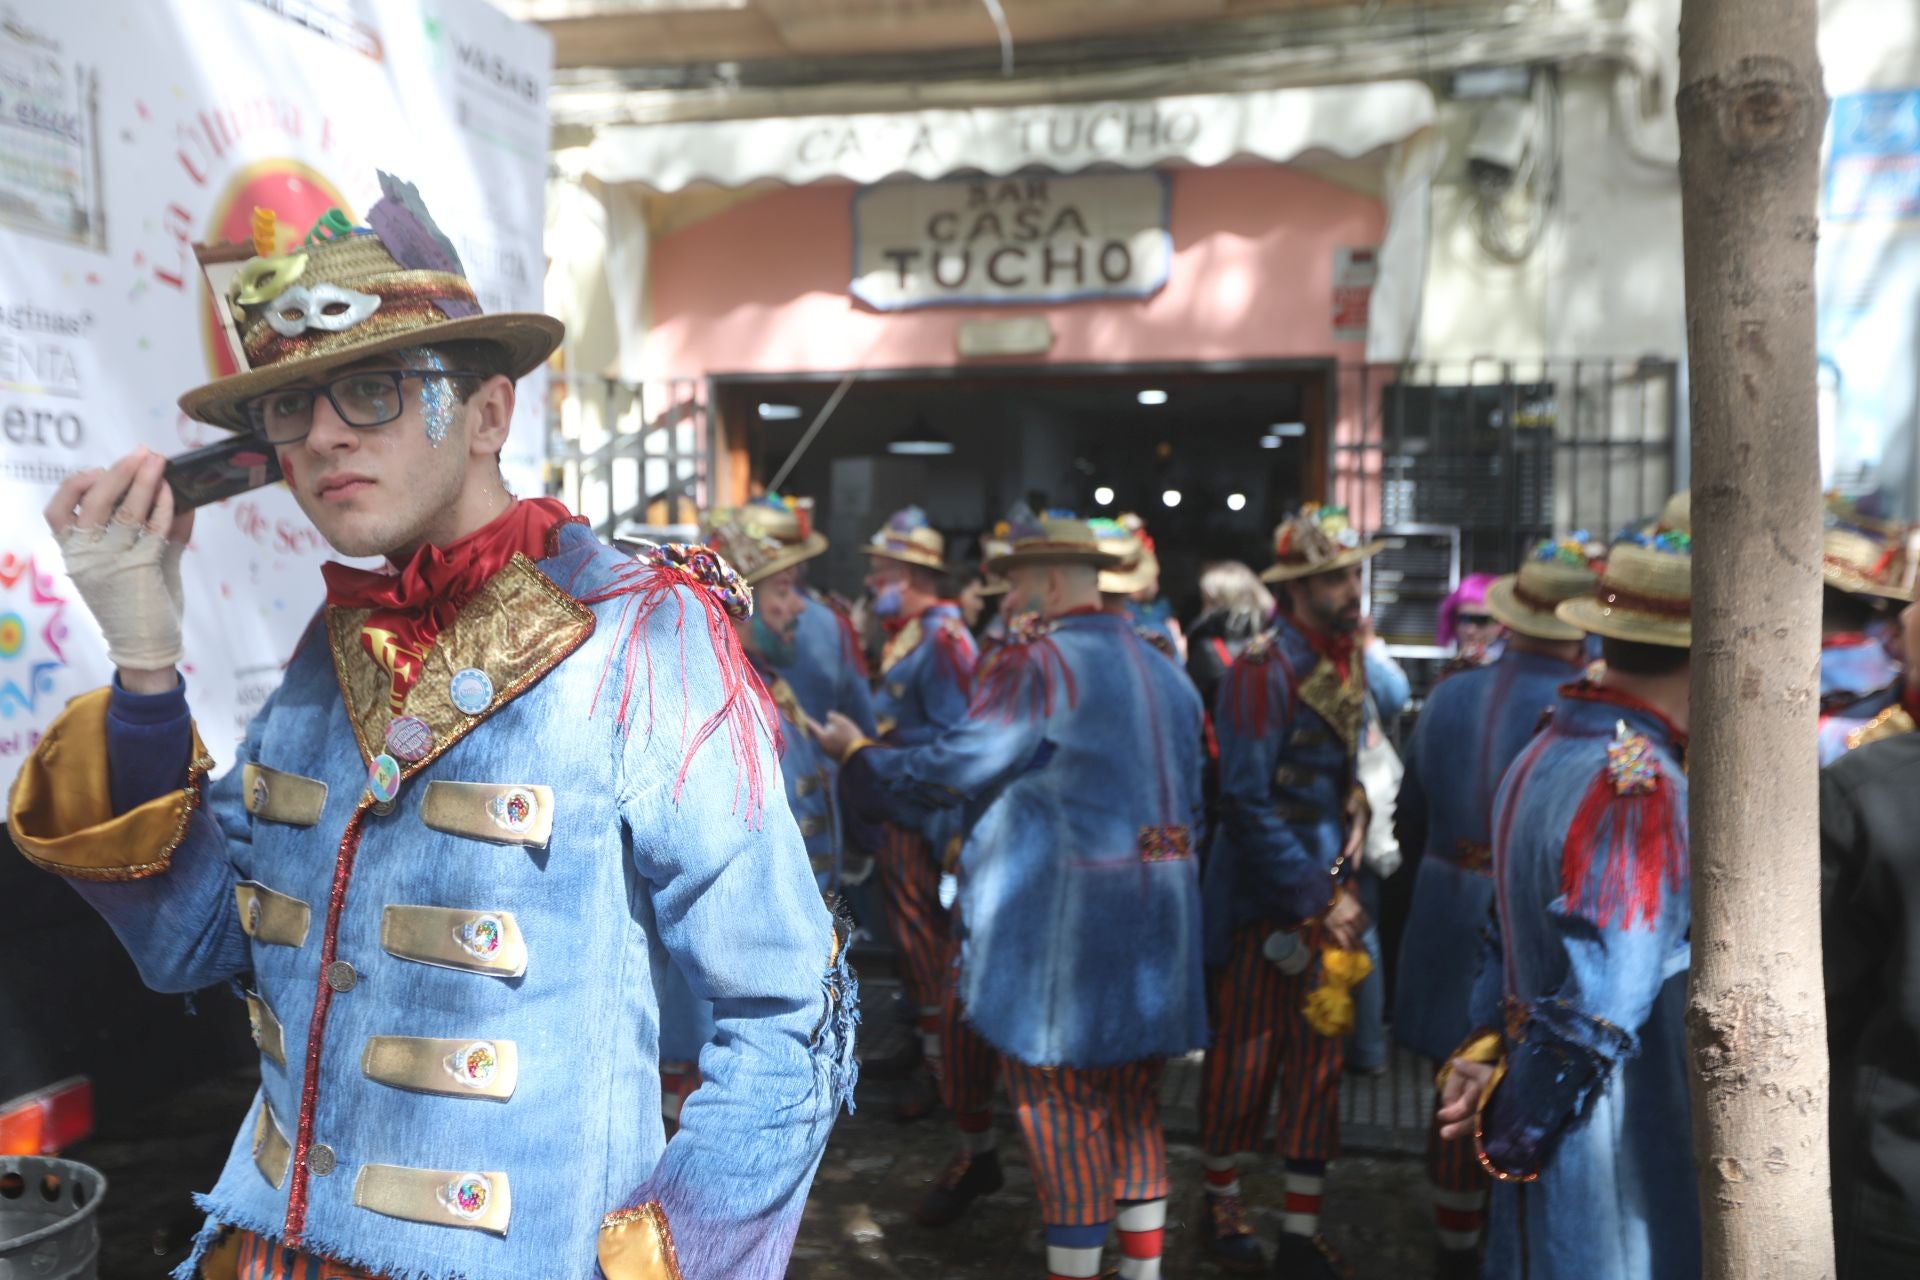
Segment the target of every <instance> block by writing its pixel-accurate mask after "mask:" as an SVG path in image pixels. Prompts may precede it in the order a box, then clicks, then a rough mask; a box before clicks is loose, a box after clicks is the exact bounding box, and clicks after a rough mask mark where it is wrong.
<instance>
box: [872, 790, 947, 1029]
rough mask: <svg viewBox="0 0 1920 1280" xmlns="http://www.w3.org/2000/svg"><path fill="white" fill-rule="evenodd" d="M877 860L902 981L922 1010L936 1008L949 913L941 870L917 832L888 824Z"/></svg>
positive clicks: (942, 977) (942, 985)
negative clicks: (943, 904)
mask: <svg viewBox="0 0 1920 1280" xmlns="http://www.w3.org/2000/svg"><path fill="white" fill-rule="evenodd" d="M886 832H887V837H886V839H885V840H884V841H882V842H881V848H880V854H879V857H878V858H876V859H875V862H876V865H877V866H878V869H879V872H880V891H881V892H880V896H881V900H882V901H883V902H884V903H885V905H886V912H887V927H888V928H889V929H891V930H892V931H893V940H894V942H895V943H896V944H897V945H898V946H899V948H900V981H901V983H902V984H903V985H904V986H905V987H906V989H907V997H908V999H910V1000H912V1001H913V1002H914V1005H915V1007H917V1008H920V1009H937V1008H939V1007H940V1002H941V993H942V991H944V990H945V976H946V974H945V967H946V962H947V959H948V954H947V913H946V911H945V910H943V909H942V908H941V906H940V868H939V867H938V866H937V865H936V864H935V863H934V860H933V854H932V851H931V850H930V849H928V847H927V841H926V838H925V837H924V836H922V835H921V834H920V833H919V832H917V831H911V830H908V829H906V828H904V827H896V826H894V825H893V824H891V823H889V824H887V828H886Z"/></svg>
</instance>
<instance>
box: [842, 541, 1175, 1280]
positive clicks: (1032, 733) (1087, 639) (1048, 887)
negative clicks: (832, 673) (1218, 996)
mask: <svg viewBox="0 0 1920 1280" xmlns="http://www.w3.org/2000/svg"><path fill="white" fill-rule="evenodd" d="M1011 540H1012V548H1013V549H1012V551H1011V552H1010V553H1009V554H1007V555H1006V556H1004V557H1002V558H1000V559H998V560H996V561H995V562H994V563H993V564H992V565H991V566H990V568H991V569H992V570H993V571H994V572H999V573H1004V574H1005V575H1006V576H1007V578H1008V579H1009V581H1010V582H1011V584H1012V591H1013V593H1014V595H1015V596H1016V597H1017V598H1018V599H1019V600H1020V601H1021V602H1023V603H1028V604H1031V605H1034V606H1037V607H1038V609H1039V610H1040V612H1041V613H1042V614H1044V617H1045V621H1044V622H1042V623H1040V624H1039V625H1037V626H1031V627H1030V628H1029V629H1028V630H1027V631H1026V632H1025V633H1023V634H1021V635H1018V636H1016V637H1015V638H1013V639H1012V640H1010V641H1009V642H1008V643H1007V644H1006V645H1005V646H1003V647H1002V648H1000V649H999V650H997V651H996V652H995V654H994V656H993V658H992V660H991V661H990V662H989V663H987V664H985V665H983V666H982V667H981V670H980V672H979V678H978V680H977V682H976V688H975V691H974V696H973V701H972V705H971V708H970V710H969V713H968V715H967V718H966V720H965V721H964V722H963V723H962V724H961V725H960V726H959V727H957V728H956V729H954V730H951V731H949V732H948V733H946V734H943V735H941V736H940V737H938V738H935V739H933V740H931V741H930V742H927V743H924V744H921V745H919V746H913V747H901V748H895V749H888V748H886V747H874V746H871V745H870V744H866V743H864V742H862V741H861V740H860V738H859V735H858V734H857V733H856V732H855V730H854V727H853V725H852V724H851V723H849V722H847V721H846V720H844V719H840V718H836V719H835V720H834V722H833V724H832V725H831V726H830V727H829V729H828V731H827V734H826V737H825V741H826V742H827V744H828V745H829V747H830V748H835V749H838V750H840V751H842V752H843V753H850V754H849V758H848V759H847V764H846V766H845V769H844V772H843V777H844V780H845V784H846V787H847V790H848V794H849V799H848V803H849V804H853V805H856V806H859V807H864V808H871V809H875V810H879V811H886V812H899V811H901V810H907V811H914V810H923V809H929V808H939V807H946V806H953V805H960V806H964V807H966V808H968V809H969V810H971V811H972V816H973V823H972V826H971V828H970V833H969V835H968V836H967V839H966V841H965V844H964V846H963V850H962V853H961V859H960V864H959V867H958V872H959V895H960V896H959V904H960V919H961V920H962V921H964V923H965V928H966V933H965V936H964V938H963V941H962V948H961V961H960V992H961V996H962V997H963V999H964V1001H965V1005H966V1010H967V1018H968V1020H969V1021H970V1022H971V1023H972V1024H973V1026H974V1027H975V1028H976V1029H977V1030H978V1031H979V1032H980V1034H981V1035H982V1036H984V1037H985V1038H986V1039H987V1041H988V1042H990V1043H991V1044H992V1046H993V1047H994V1048H995V1049H996V1050H997V1051H998V1052H999V1053H1000V1055H1001V1058H1002V1061H1003V1064H1004V1066H1003V1071H1004V1078H1005V1083H1006V1086H1007V1090H1008V1093H1009V1094H1010V1095H1011V1096H1012V1098H1013V1102H1014V1109H1015V1114H1016V1116H1017V1119H1018V1122H1019V1126H1020V1132H1021V1137H1022V1139H1023V1141H1024V1144H1025V1146H1026V1150H1027V1157H1028V1163H1029V1165H1030V1167H1031V1169H1032V1172H1033V1179H1034V1183H1035V1186H1036V1188H1037V1190H1038V1192H1039V1198H1040V1209H1041V1218H1042V1221H1043V1222H1044V1223H1045V1224H1046V1241H1047V1271H1048V1275H1049V1276H1050V1277H1055V1278H1058V1280H1064V1278H1067V1277H1087V1276H1097V1275H1100V1274H1102V1272H1101V1250H1102V1246H1103V1244H1104V1243H1105V1240H1106V1237H1107V1232H1108V1229H1109V1227H1110V1226H1111V1227H1114V1228H1117V1230H1118V1232H1119V1247H1120V1264H1119V1274H1120V1275H1121V1276H1124V1277H1129V1278H1130V1280H1156V1278H1157V1277H1158V1276H1159V1274H1160V1255H1161V1246H1162V1240H1163V1234H1164V1231H1165V1224H1166V1196H1167V1164H1166V1147H1165V1140H1164V1136H1163V1133H1162V1130H1161V1126H1160V1118H1159V1082H1160V1076H1161V1068H1162V1063H1163V1061H1164V1060H1165V1059H1166V1058H1167V1057H1168V1056H1170V1055H1174V1054H1182V1053H1186V1052H1189V1051H1191V1050H1193V1049H1195V1048H1197V1047H1198V1046H1200V1045H1201V1044H1202V1043H1203V1042H1204V1041H1205V1039H1206V1008H1205V993H1204V987H1203V981H1202V965H1201V936H1200V928H1201V916H1200V892H1199V883H1198V879H1197V877H1196V875H1195V872H1194V860H1193V850H1194V842H1195V840H1196V837H1197V835H1198V832H1197V824H1198V823H1199V821H1200V820H1201V798H1200V754H1201V714H1200V699H1199V695H1197V694H1196V693H1194V691H1193V686H1192V684H1191V683H1190V682H1189V681H1188V680H1187V678H1186V675H1185V674H1184V673H1183V672H1182V671H1181V670H1180V668H1179V667H1178V666H1177V665H1176V664H1175V663H1173V662H1170V661H1169V660H1167V658H1166V657H1165V656H1163V655H1162V654H1160V653H1158V652H1156V651H1155V650H1154V649H1153V648H1151V647H1150V646H1149V645H1148V644H1147V643H1146V642H1145V641H1144V640H1142V639H1141V638H1140V637H1139V635H1138V634H1137V632H1136V631H1135V630H1134V628H1133V626H1132V624H1131V622H1130V621H1129V620H1127V619H1125V618H1120V617H1115V616H1114V615H1111V614H1108V613H1105V612H1103V611H1102V610H1101V609H1100V595H1099V585H1098V570H1099V568H1100V567H1101V566H1103V565H1110V564H1111V563H1112V561H1111V560H1110V559H1109V558H1108V557H1107V556H1106V555H1105V554H1104V553H1102V552H1101V551H1100V549H1099V545H1098V544H1097V543H1096V542H1095V540H1094V538H1093V536H1092V534H1091V532H1090V531H1089V530H1088V528H1087V527H1086V525H1085V524H1084V523H1082V522H1081V521H1078V520H1072V519H1067V518H1062V517H1048V518H1045V519H1043V520H1040V521H1037V522H1035V523H1032V524H1023V525H1020V526H1018V527H1016V528H1015V529H1014V530H1013V531H1012V539H1011Z"/></svg>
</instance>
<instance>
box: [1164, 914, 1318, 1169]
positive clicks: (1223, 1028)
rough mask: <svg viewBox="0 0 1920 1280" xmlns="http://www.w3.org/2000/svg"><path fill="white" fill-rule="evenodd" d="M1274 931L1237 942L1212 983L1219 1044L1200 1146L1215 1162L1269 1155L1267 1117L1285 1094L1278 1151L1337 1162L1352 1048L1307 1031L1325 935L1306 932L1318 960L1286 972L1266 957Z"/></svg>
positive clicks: (1208, 1075) (1239, 936)
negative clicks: (1345, 1071)
mask: <svg viewBox="0 0 1920 1280" xmlns="http://www.w3.org/2000/svg"><path fill="white" fill-rule="evenodd" d="M1272 932H1273V930H1272V929H1271V928H1270V927H1268V926H1265V925H1250V926H1248V927H1246V928H1243V929H1241V930H1239V931H1238V932H1236V933H1235V934H1234V935H1233V950H1232V953H1231V955H1230V956H1229V957H1228V960H1227V963H1226V967H1225V968H1223V969H1221V970H1220V971H1219V972H1218V973H1216V974H1215V975H1214V977H1213V982H1212V986H1211V990H1210V992H1209V995H1210V996H1211V1001H1210V1003H1211V1004H1212V1006H1213V1009H1212V1012H1213V1044H1212V1045H1211V1046H1209V1047H1208V1049H1207V1061H1206V1066H1205V1067H1204V1069H1203V1070H1202V1072H1201V1076H1200V1143H1201V1146H1202V1148H1203V1149H1204V1150H1205V1151H1206V1153H1207V1154H1208V1155H1210V1156H1225V1155H1232V1154H1234V1153H1235V1152H1239V1151H1259V1150H1262V1149H1263V1148H1264V1145H1265V1138H1266V1128H1267V1113H1268V1109H1269V1106H1270V1104H1271V1103H1272V1101H1273V1097H1274V1087H1275V1085H1276V1084H1278V1086H1279V1089H1280V1099H1279V1114H1278V1116H1277V1117H1276V1122H1275V1126H1274V1127H1275V1130H1276V1132H1275V1139H1274V1145H1275V1146H1276V1147H1278V1149H1279V1151H1280V1154H1281V1155H1282V1156H1283V1157H1285V1158H1287V1159H1289V1160H1331V1159H1332V1158H1333V1157H1334V1156H1336V1155H1338V1154H1339V1151H1340V1071H1341V1068H1342V1067H1343V1066H1344V1065H1345V1062H1346V1041H1345V1039H1344V1038H1343V1037H1339V1036H1323V1035H1321V1034H1320V1033H1319V1032H1317V1031H1315V1030H1314V1029H1313V1028H1312V1027H1310V1026H1308V1025H1307V1019H1306V1014H1305V1012H1304V1010H1305V1006H1306V1000H1307V993H1308V992H1310V991H1312V990H1313V989H1314V988H1315V987H1317V986H1319V985H1320V952H1321V948H1322V947H1324V946H1325V945H1326V931H1325V930H1324V929H1323V928H1322V927H1321V926H1320V925H1319V924H1318V923H1315V924H1311V925H1308V926H1306V928H1304V929H1303V930H1302V931H1301V936H1300V940H1301V942H1302V943H1304V944H1305V945H1306V946H1307V948H1308V949H1309V950H1310V951H1311V952H1312V955H1313V960H1312V962H1311V963H1309V964H1308V965H1307V967H1306V968H1305V969H1302V970H1301V971H1300V972H1299V973H1297V974H1292V975H1288V974H1285V973H1282V972H1281V971H1280V969H1279V967H1278V966H1276V965H1275V964H1274V963H1273V962H1272V961H1270V960H1268V959H1267V958H1266V956H1265V955H1263V954H1261V950H1260V948H1261V946H1262V945H1263V944H1264V943H1265V942H1266V940H1267V935H1268V934H1270V933H1272Z"/></svg>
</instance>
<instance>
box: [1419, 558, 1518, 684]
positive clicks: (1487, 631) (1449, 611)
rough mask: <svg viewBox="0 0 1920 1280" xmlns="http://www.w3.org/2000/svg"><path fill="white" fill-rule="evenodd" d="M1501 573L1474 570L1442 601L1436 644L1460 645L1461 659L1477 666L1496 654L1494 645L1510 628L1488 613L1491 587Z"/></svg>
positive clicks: (1457, 649)
mask: <svg viewBox="0 0 1920 1280" xmlns="http://www.w3.org/2000/svg"><path fill="white" fill-rule="evenodd" d="M1496 576H1497V575H1495V574H1491V573H1471V574H1468V575H1467V576H1466V577H1465V578H1462V579H1461V580H1460V585H1459V586H1457V587H1455V588H1454V589H1453V594H1452V595H1450V596H1448V597H1447V598H1446V599H1445V600H1442V601H1441V602H1440V619H1439V622H1438V623H1437V624H1436V625H1435V627H1434V637H1433V639H1434V643H1435V644H1437V645H1439V646H1440V647H1441V648H1445V647H1447V646H1448V645H1454V646H1456V651H1457V653H1458V654H1459V657H1460V660H1462V661H1465V662H1471V663H1474V664H1475V665H1478V664H1479V663H1482V662H1485V661H1487V660H1488V659H1489V658H1491V657H1492V656H1494V655H1493V647H1494V645H1495V644H1496V643H1497V642H1498V641H1499V640H1500V638H1501V637H1502V636H1503V635H1505V634H1506V629H1505V628H1504V627H1502V626H1501V625H1500V624H1499V623H1498V622H1496V621H1494V618H1493V615H1492V614H1490V613H1488V612H1487V588H1488V587H1489V586H1491V585H1492V584H1493V582H1494V579H1495V578H1496Z"/></svg>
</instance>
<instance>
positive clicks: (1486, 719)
mask: <svg viewBox="0 0 1920 1280" xmlns="http://www.w3.org/2000/svg"><path fill="white" fill-rule="evenodd" d="M1592 554H1593V549H1592V548H1591V547H1590V546H1589V544H1588V539H1587V536H1586V534H1585V533H1575V534H1572V535H1570V536H1568V537H1565V538H1560V539H1548V540H1547V541H1545V542H1542V543H1540V544H1539V545H1538V546H1537V547H1535V548H1534V549H1533V551H1532V552H1531V553H1529V555H1528V556H1527V558H1526V559H1525V560H1524V561H1523V562H1522V563H1521V565H1520V570H1519V572H1518V573H1514V574H1508V575H1507V576H1506V577H1504V578H1497V579H1495V580H1494V582H1493V584H1492V585H1491V586H1489V587H1488V589H1487V594H1486V609H1487V611H1488V612H1489V613H1490V614H1492V615H1493V617H1494V618H1495V619H1496V620H1497V621H1498V622H1499V623H1500V625H1501V626H1503V627H1505V628H1506V632H1507V644H1506V649H1505V652H1503V653H1502V654H1501V656H1500V657H1499V658H1497V659H1495V660H1494V661H1493V662H1492V663H1490V664H1489V665H1487V666H1484V667H1474V668H1471V669H1468V670H1465V671H1461V672H1459V673H1458V674H1455V675H1451V676H1448V677H1447V678H1446V679H1444V680H1442V681H1441V682H1440V684H1439V685H1438V686H1437V687H1436V688H1435V689H1434V691H1433V693H1432V695H1431V696H1430V697H1429V698H1428V699H1427V704H1426V706H1425V707H1424V708H1423V709H1422V710H1421V712H1420V719H1419V720H1418V721H1417V722H1416V723H1415V724H1414V726H1413V734H1412V736H1411V737H1410V738H1409V739H1408V742H1407V751H1406V759H1405V764H1406V774H1405V776H1404V777H1403V778H1402V779H1401V782H1400V797H1399V803H1398V805H1397V806H1396V808H1395V819H1396V823H1397V825H1398V827H1399V830H1400V839H1401V841H1402V843H1404V844H1406V845H1409V846H1411V847H1414V848H1419V849H1422V850H1424V851H1425V856H1424V857H1423V858H1422V859H1421V860H1420V872H1419V879H1418V880H1417V882H1416V883H1415V885H1414V891H1413V907H1412V909H1411V911H1410V912H1409V913H1408V916H1407V925H1406V931H1405V932H1404V933H1403V934H1402V935H1401V940H1400V968H1399V974H1398V981H1397V982H1396V983H1395V984H1394V1012H1393V1031H1394V1035H1395V1037H1396V1038H1397V1039H1399V1041H1400V1042H1401V1043H1402V1044H1404V1045H1406V1046H1407V1047H1408V1048H1410V1049H1412V1050H1413V1051H1414V1052H1415V1053H1418V1054H1422V1055H1424V1056H1425V1057H1427V1058H1430V1059H1432V1060H1434V1061H1435V1062H1445V1061H1446V1059H1447V1057H1448V1055H1449V1054H1451V1053H1452V1052H1453V1049H1454V1047H1455V1046H1456V1045H1458V1044H1459V1043H1460V1042H1461V1041H1462V1040H1463V1039H1465V1038H1466V1035H1467V1033H1468V1032H1469V1031H1471V1030H1472V1029H1473V1024H1472V1023H1471V1022H1469V1021H1468V1015H1467V1004H1468V999H1469V997H1470V996H1471V994H1472V991H1473V980H1474V975H1475V974H1476V973H1477V972H1478V971H1479V968H1480V930H1481V926H1482V925H1483V924H1485V922H1486V919H1487V911H1488V908H1489V907H1491V906H1492V904H1493V879H1492V873H1493V836H1492V830H1493V798H1494V793H1495V792H1496V791H1497V790H1498V789H1499V786H1500V779H1501V778H1502V777H1503V776H1504V775H1505V774H1506V771H1507V766H1508V765H1510V764H1512V763H1513V760H1514V757H1516V756H1518V755H1519V754H1520V752H1521V749H1522V748H1524V747H1525V746H1526V745H1527V741H1528V740H1529V739H1530V738H1532V737H1533V735H1534V732H1535V730H1537V729H1538V728H1539V727H1540V718H1541V716H1542V715H1544V714H1545V713H1546V711H1547V708H1548V707H1550V706H1552V705H1553V701H1554V699H1555V697H1556V696H1557V694H1558V692H1559V689H1560V686H1561V685H1563V684H1567V683H1569V682H1571V681H1574V680H1577V679H1579V678H1580V673H1581V671H1582V670H1583V668H1584V667H1585V665H1586V662H1585V648H1584V639H1585V637H1584V635H1583V633H1582V632H1581V631H1580V629H1579V628H1578V627H1575V626H1573V625H1571V624H1569V623H1566V622H1562V621H1561V620H1560V619H1559V617H1558V616H1557V615H1556V613H1555V610H1556V609H1557V608H1558V607H1559V605H1560V604H1561V602H1562V601H1565V600H1573V599H1577V598H1579V597H1582V596H1588V595H1592V594H1593V588H1594V583H1595V574H1594V572H1593V569H1592V568H1591V565H1590V557H1591V555H1592ZM1427 1176H1428V1178H1429V1180H1430V1181H1431V1183H1432V1187H1433V1211H1434V1220H1435V1223H1436V1225H1437V1227H1438V1230H1439V1237H1440V1239H1439V1244H1440V1255H1439V1259H1438V1267H1437V1273H1438V1274H1439V1275H1440V1276H1441V1277H1443V1280H1444V1278H1446V1277H1454V1276H1462V1277H1466V1276H1477V1275H1479V1274H1480V1256H1479V1248H1480V1238H1481V1233H1482V1231H1483V1229H1484V1227H1485V1224H1486V1211H1487V1175H1486V1173H1485V1172H1484V1171H1483V1170H1482V1169H1481V1168H1480V1163H1479V1161H1478V1160H1477V1159H1476V1158H1475V1156H1474V1151H1473V1143H1472V1142H1471V1141H1455V1142H1442V1141H1440V1140H1439V1138H1438V1136H1437V1134H1436V1135H1433V1136H1431V1137H1430V1139H1429V1142H1428V1146H1427Z"/></svg>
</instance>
